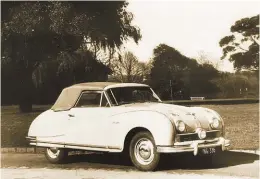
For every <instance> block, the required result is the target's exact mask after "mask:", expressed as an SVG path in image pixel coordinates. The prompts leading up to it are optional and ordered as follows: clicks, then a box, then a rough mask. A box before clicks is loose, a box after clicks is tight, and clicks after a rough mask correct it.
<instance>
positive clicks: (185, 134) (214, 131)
mask: <svg viewBox="0 0 260 179" xmlns="http://www.w3.org/2000/svg"><path fill="white" fill-rule="evenodd" d="M206 132H207V133H211V132H220V130H211V131H206ZM192 134H197V133H196V132H194V133H183V134H177V135H180V136H184V135H192Z"/></svg>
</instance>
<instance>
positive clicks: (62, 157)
mask: <svg viewBox="0 0 260 179" xmlns="http://www.w3.org/2000/svg"><path fill="white" fill-rule="evenodd" d="M45 157H46V159H47V160H48V161H49V162H50V163H63V162H65V161H66V159H67V158H68V151H67V150H66V149H58V148H46V149H45Z"/></svg>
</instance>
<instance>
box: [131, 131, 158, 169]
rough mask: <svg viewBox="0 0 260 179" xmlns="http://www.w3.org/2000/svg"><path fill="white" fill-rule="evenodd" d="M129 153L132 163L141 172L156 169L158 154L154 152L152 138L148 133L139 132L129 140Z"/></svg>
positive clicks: (154, 146) (154, 147)
mask: <svg viewBox="0 0 260 179" xmlns="http://www.w3.org/2000/svg"><path fill="white" fill-rule="evenodd" d="M129 147H130V148H129V153H130V158H131V161H132V163H133V164H134V165H135V167H136V168H138V169H139V170H142V171H153V170H155V169H156V167H157V165H158V163H159V160H160V153H158V152H157V150H156V145H155V142H154V139H153V136H152V135H151V133H150V132H139V133H137V134H136V135H135V136H134V137H133V138H132V140H131V142H130V146H129Z"/></svg>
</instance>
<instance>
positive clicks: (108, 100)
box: [104, 91, 112, 107]
mask: <svg viewBox="0 0 260 179" xmlns="http://www.w3.org/2000/svg"><path fill="white" fill-rule="evenodd" d="M104 94H105V96H106V99H107V102H108V103H109V106H110V107H111V106H112V104H111V101H110V99H109V98H108V96H107V92H106V91H104Z"/></svg>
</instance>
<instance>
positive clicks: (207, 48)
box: [124, 0, 260, 72]
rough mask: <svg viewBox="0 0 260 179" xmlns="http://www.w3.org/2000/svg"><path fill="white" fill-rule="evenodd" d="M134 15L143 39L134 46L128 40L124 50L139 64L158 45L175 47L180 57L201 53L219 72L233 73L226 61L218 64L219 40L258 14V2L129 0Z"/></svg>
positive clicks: (129, 6) (219, 56)
mask: <svg viewBox="0 0 260 179" xmlns="http://www.w3.org/2000/svg"><path fill="white" fill-rule="evenodd" d="M128 10H129V11H130V12H132V13H133V14H134V20H133V25H137V26H138V27H139V28H140V29H141V34H142V39H141V41H140V42H139V43H138V45H136V44H135V43H134V42H133V41H128V42H127V43H126V44H125V45H124V48H125V49H126V50H129V51H132V52H133V53H134V54H135V55H136V56H137V58H138V59H139V60H140V61H144V62H145V61H148V60H149V59H151V58H152V55H153V54H152V53H153V49H154V48H155V47H156V46H157V45H159V44H160V43H166V44H167V45H169V46H171V47H174V48H175V49H177V50H178V51H180V52H181V53H182V54H183V55H185V56H187V57H191V58H198V57H199V54H200V53H201V52H203V53H204V54H206V56H207V57H208V58H209V60H211V61H212V62H213V63H219V64H220V67H219V69H220V70H222V71H230V72H232V71H233V65H232V63H230V62H229V61H228V60H225V61H221V60H220V58H221V56H222V49H221V48H220V47H219V41H220V39H221V38H223V37H224V36H226V35H230V34H231V32H230V27H231V26H232V25H233V24H234V23H235V21H237V20H239V19H241V18H244V17H251V16H254V15H256V14H259V12H260V1H187V0H184V1H173V0H172V1H169V0H168V1H167V0H161V1H159V0H138V1H137V0H129V5H128Z"/></svg>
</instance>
